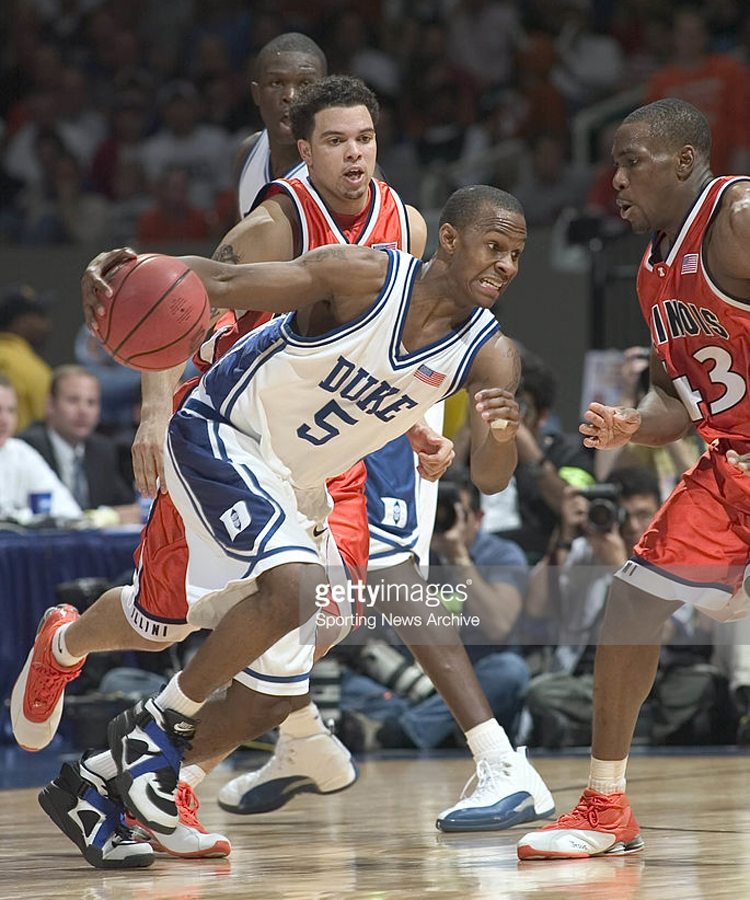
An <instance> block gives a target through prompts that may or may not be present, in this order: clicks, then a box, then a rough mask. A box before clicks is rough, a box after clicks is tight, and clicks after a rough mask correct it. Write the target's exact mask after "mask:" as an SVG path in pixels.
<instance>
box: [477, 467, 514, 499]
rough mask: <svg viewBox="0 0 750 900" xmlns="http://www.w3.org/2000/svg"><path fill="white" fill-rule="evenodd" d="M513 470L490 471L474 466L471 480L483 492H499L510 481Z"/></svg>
mask: <svg viewBox="0 0 750 900" xmlns="http://www.w3.org/2000/svg"><path fill="white" fill-rule="evenodd" d="M512 474H513V473H512V472H508V473H504V472H489V471H486V470H481V469H480V470H477V469H476V468H474V467H472V470H471V480H472V481H473V482H474V484H475V485H476V487H477V488H478V489H479V491H480V492H481V493H482V494H499V493H500V491H504V490H505V488H507V487H508V484H509V483H510V478H511V475H512Z"/></svg>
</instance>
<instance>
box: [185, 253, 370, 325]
mask: <svg viewBox="0 0 750 900" xmlns="http://www.w3.org/2000/svg"><path fill="white" fill-rule="evenodd" d="M181 259H182V261H183V262H184V263H185V265H187V266H189V267H190V268H191V269H192V270H193V271H194V272H195V274H196V275H197V276H198V277H199V278H200V279H201V281H202V282H203V285H204V287H205V288H206V292H207V294H208V297H209V300H210V301H211V305H212V306H214V307H218V308H220V309H254V310H262V311H266V312H273V313H276V312H287V311H289V310H293V309H301V308H303V307H305V306H309V305H311V304H312V303H316V302H318V301H329V302H331V303H332V304H335V305H336V307H337V308H338V313H339V314H340V317H341V320H342V321H347V320H348V319H349V318H353V317H354V316H355V315H358V314H359V312H361V311H362V309H363V308H365V306H366V305H367V304H368V303H369V302H370V301H371V300H372V298H374V297H375V296H376V295H377V294H378V292H379V290H380V288H381V287H382V286H383V281H384V280H385V276H386V272H387V269H388V256H387V255H386V254H385V253H382V252H381V251H379V250H371V249H369V248H367V247H353V246H331V247H320V248H318V249H317V250H311V251H310V252H309V253H305V254H304V255H303V256H300V257H298V258H297V259H295V260H292V261H291V262H263V263H254V264H252V265H233V264H229V263H221V262H217V261H216V260H211V259H205V258H204V257H201V256H183V257H181Z"/></svg>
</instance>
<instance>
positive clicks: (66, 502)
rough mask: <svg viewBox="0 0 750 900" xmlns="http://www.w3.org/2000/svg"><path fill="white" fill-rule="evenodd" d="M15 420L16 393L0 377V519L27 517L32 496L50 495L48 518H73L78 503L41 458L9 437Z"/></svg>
mask: <svg viewBox="0 0 750 900" xmlns="http://www.w3.org/2000/svg"><path fill="white" fill-rule="evenodd" d="M17 421H18V407H17V403H16V392H15V390H14V388H13V384H12V383H11V381H10V379H8V378H6V377H5V376H4V375H0V516H2V517H5V516H23V515H24V514H25V515H27V516H28V515H30V513H31V509H30V505H31V499H30V496H29V495H30V494H32V493H45V494H46V493H49V494H50V495H51V501H50V515H53V516H60V517H67V518H72V519H75V518H77V517H78V516H80V514H81V510H80V508H79V507H78V504H77V503H76V502H75V500H74V499H73V497H72V496H71V494H70V491H69V490H68V489H67V488H66V487H65V485H64V484H62V482H61V481H60V479H59V478H58V477H57V475H55V473H54V472H53V471H52V469H51V468H50V467H49V466H48V465H47V463H46V462H45V461H44V460H43V459H42V457H41V456H40V455H39V454H38V453H37V451H36V450H34V449H33V448H32V447H30V446H29V445H28V444H27V443H25V442H24V441H20V440H18V438H14V437H12V435H13V433H14V432H15V430H16V423H17Z"/></svg>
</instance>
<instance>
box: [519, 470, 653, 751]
mask: <svg viewBox="0 0 750 900" xmlns="http://www.w3.org/2000/svg"><path fill="white" fill-rule="evenodd" d="M660 502H661V499H660V496H659V485H658V482H657V480H656V478H655V476H654V475H653V474H652V473H651V472H649V471H648V470H647V469H643V468H629V469H618V470H616V471H613V472H612V473H611V474H610V483H608V484H598V485H592V486H591V487H589V488H581V489H575V488H573V487H568V488H566V490H565V495H564V498H563V502H562V506H561V510H560V525H559V526H558V528H556V529H555V531H554V532H553V534H552V538H551V539H550V544H549V548H548V552H547V555H546V556H545V557H544V558H543V559H542V560H541V561H540V562H539V563H538V564H537V566H536V567H535V568H534V571H533V573H532V576H531V582H530V586H529V592H528V596H527V602H526V608H525V611H526V615H527V616H528V617H529V618H531V619H537V620H539V619H544V620H547V623H548V624H549V625H550V630H551V632H552V634H553V635H554V636H555V637H554V639H556V643H557V646H556V647H555V649H554V652H553V654H552V659H551V662H550V665H549V670H548V671H547V672H546V673H544V674H542V675H538V676H536V677H535V678H534V679H532V681H531V684H530V686H529V690H528V694H527V697H526V705H527V708H528V710H529V712H530V713H531V716H532V719H533V725H534V737H535V739H536V741H537V742H538V743H539V744H542V745H543V746H545V747H550V748H554V747H563V746H571V745H578V744H588V743H589V742H590V740H591V717H592V690H593V671H594V649H595V645H596V641H597V638H598V634H599V627H600V624H601V619H602V616H603V613H604V604H605V601H606V597H607V590H608V588H609V584H610V581H611V580H612V573H613V572H614V571H616V570H617V569H618V568H620V566H622V565H624V564H625V563H626V562H627V560H628V557H629V556H630V554H631V552H632V550H633V547H634V546H635V544H636V543H637V541H638V539H639V538H640V536H641V534H642V533H643V531H644V530H645V528H646V526H647V525H648V523H649V521H650V520H651V518H652V516H653V515H654V513H655V512H656V510H657V509H658V508H659V504H660Z"/></svg>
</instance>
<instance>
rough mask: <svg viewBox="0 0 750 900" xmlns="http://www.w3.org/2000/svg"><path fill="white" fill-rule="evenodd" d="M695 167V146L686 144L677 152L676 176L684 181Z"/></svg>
mask: <svg viewBox="0 0 750 900" xmlns="http://www.w3.org/2000/svg"><path fill="white" fill-rule="evenodd" d="M694 168H695V148H694V147H691V146H690V144H686V145H685V146H684V147H683V148H682V149H681V150H680V152H679V153H678V154H677V177H678V178H679V179H680V181H685V180H687V178H689V177H690V174H691V173H692V171H693V169H694Z"/></svg>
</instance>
